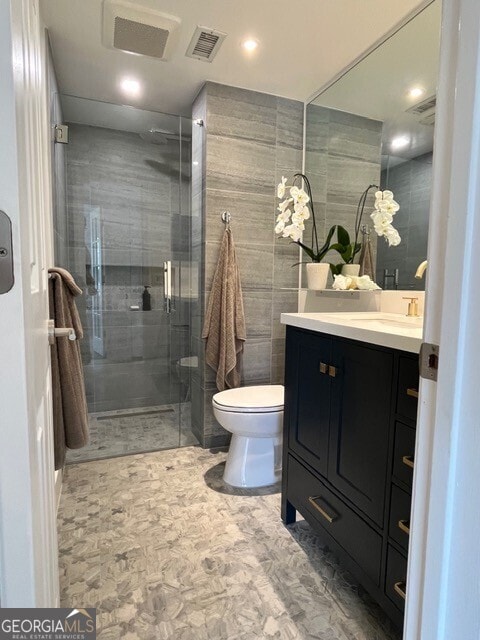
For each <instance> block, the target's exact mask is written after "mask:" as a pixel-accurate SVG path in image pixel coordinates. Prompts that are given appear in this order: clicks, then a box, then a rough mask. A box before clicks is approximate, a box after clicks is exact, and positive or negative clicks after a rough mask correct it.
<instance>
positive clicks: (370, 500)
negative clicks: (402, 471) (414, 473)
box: [327, 338, 394, 526]
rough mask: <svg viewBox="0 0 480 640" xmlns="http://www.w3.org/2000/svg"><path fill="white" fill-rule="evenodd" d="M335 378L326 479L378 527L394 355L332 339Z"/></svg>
mask: <svg viewBox="0 0 480 640" xmlns="http://www.w3.org/2000/svg"><path fill="white" fill-rule="evenodd" d="M332 342H333V350H332V359H333V362H334V363H335V364H334V366H335V377H333V378H332V386H331V405H330V406H331V416H330V436H329V452H328V473H327V478H328V480H329V481H330V482H331V483H332V485H333V486H334V487H335V488H336V489H338V490H339V491H340V492H341V493H342V494H343V495H344V496H345V497H346V498H348V499H349V500H351V501H352V503H353V504H354V505H355V506H357V507H358V508H359V509H360V510H361V511H363V513H365V514H366V515H367V516H369V517H370V518H371V519H372V520H373V522H374V523H375V524H377V525H379V526H382V524H383V517H384V506H385V479H386V476H387V460H388V444H389V438H390V416H391V406H392V381H393V361H394V356H393V353H392V352H391V351H388V350H385V349H382V348H380V347H379V348H376V347H374V346H370V345H363V344H361V343H357V342H353V341H350V340H345V339H341V338H338V339H332Z"/></svg>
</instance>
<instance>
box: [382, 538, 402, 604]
mask: <svg viewBox="0 0 480 640" xmlns="http://www.w3.org/2000/svg"><path fill="white" fill-rule="evenodd" d="M406 583H407V559H406V558H405V556H403V555H402V554H401V553H399V552H398V551H397V550H396V549H394V548H393V547H391V546H390V545H388V551H387V571H386V575H385V594H386V595H387V597H388V598H389V600H391V601H392V602H393V603H394V605H395V606H396V607H397V608H398V609H400V611H404V609H405V598H404V597H403V595H402V592H403V593H405V591H406Z"/></svg>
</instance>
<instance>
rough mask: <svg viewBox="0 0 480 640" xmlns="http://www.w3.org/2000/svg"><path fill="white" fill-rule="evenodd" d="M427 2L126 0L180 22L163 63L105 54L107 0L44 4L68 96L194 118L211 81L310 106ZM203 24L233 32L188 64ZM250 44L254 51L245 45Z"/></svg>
mask: <svg viewBox="0 0 480 640" xmlns="http://www.w3.org/2000/svg"><path fill="white" fill-rule="evenodd" d="M422 2H423V0H302V2H301V3H300V2H297V3H293V2H291V0H240V1H239V0H237V1H236V2H234V1H233V0H130V3H131V4H133V5H136V6H138V7H146V8H150V9H155V10H157V11H162V12H165V13H167V14H171V15H174V16H177V17H178V18H179V19H180V20H181V23H180V27H179V30H178V34H177V35H178V39H177V42H176V43H175V48H174V50H173V52H172V54H171V57H170V60H169V61H166V62H164V61H161V60H157V59H154V58H147V57H145V56H133V55H130V54H128V53H125V52H122V51H118V50H114V49H108V48H107V47H105V46H104V45H103V44H102V9H103V2H102V1H101V0H41V10H42V15H43V19H44V22H45V24H46V26H47V27H48V29H49V32H50V37H51V42H52V49H53V56H54V62H55V67H56V71H57V75H58V83H59V88H60V91H61V92H62V93H67V94H71V95H75V96H81V97H84V98H93V99H97V100H104V101H107V102H113V103H116V104H131V105H134V106H137V107H140V108H142V109H150V110H154V111H162V112H165V113H173V114H179V115H186V116H188V115H190V111H191V104H192V101H193V99H194V98H195V96H196V94H197V93H198V91H199V89H200V87H201V86H202V84H203V83H204V82H205V81H206V80H211V81H215V82H220V83H223V84H229V85H233V86H237V87H243V88H246V89H252V90H256V91H262V92H265V93H271V94H274V95H279V96H284V97H288V98H293V99H297V100H301V101H305V100H306V99H307V98H308V97H309V96H310V95H312V94H313V93H314V92H315V91H316V90H317V89H318V87H320V86H322V85H323V84H325V83H326V82H328V80H330V79H331V78H332V77H334V76H335V75H336V74H337V73H338V72H339V71H341V70H342V69H343V68H344V67H346V66H347V65H348V64H349V63H350V62H351V61H352V60H353V59H355V58H356V57H357V56H358V55H359V54H361V53H362V52H363V51H365V50H366V49H367V48H369V47H370V46H371V45H372V44H373V43H374V42H376V41H377V40H378V39H379V38H380V37H381V36H382V35H383V34H385V33H387V32H388V31H389V30H390V29H391V28H392V27H393V26H394V25H395V24H396V23H398V22H399V21H401V20H402V19H403V18H404V17H405V16H406V15H407V14H408V13H410V12H411V11H412V10H413V9H415V7H417V6H419V5H421V4H422ZM300 7H301V10H300ZM197 25H201V26H202V27H209V28H212V29H216V30H220V31H223V32H226V33H227V37H226V39H225V41H224V42H223V44H222V46H221V48H220V50H219V52H218V55H217V56H216V58H215V59H214V60H213V62H211V63H208V62H203V61H199V60H195V59H192V58H187V57H185V52H186V50H187V47H188V45H189V43H190V40H191V37H192V34H193V32H194V30H195V28H196V27H197ZM247 37H250V38H255V39H257V40H258V41H259V47H258V49H257V50H256V51H255V53H254V54H250V55H248V54H246V53H244V51H243V50H242V48H241V46H240V44H241V42H242V41H243V40H244V39H245V38H247ZM126 76H127V77H132V78H135V79H137V80H138V81H140V83H141V86H142V91H141V94H140V95H139V96H138V97H137V98H126V97H125V96H124V95H123V94H122V92H121V90H120V89H119V83H120V81H121V79H122V78H124V77H126Z"/></svg>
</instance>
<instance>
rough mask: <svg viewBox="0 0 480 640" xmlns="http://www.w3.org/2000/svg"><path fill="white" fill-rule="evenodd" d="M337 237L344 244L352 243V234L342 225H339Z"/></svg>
mask: <svg viewBox="0 0 480 640" xmlns="http://www.w3.org/2000/svg"><path fill="white" fill-rule="evenodd" d="M337 238H338V241H339V243H340V244H343V245H344V246H347V245H349V244H350V236H349V234H348V231H347V230H346V229H344V228H343V227H341V226H340V225H338V226H337Z"/></svg>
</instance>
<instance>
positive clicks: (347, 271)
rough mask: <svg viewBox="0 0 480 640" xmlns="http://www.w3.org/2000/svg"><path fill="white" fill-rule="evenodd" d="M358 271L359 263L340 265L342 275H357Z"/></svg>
mask: <svg viewBox="0 0 480 640" xmlns="http://www.w3.org/2000/svg"><path fill="white" fill-rule="evenodd" d="M359 273H360V265H359V264H344V265H343V267H342V276H358V274H359Z"/></svg>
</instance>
